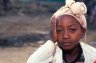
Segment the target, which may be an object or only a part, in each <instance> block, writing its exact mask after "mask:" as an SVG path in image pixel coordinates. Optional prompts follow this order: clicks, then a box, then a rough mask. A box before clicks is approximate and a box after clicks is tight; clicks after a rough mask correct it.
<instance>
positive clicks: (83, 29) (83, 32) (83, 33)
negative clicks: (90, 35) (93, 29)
mask: <svg viewBox="0 0 96 63" xmlns="http://www.w3.org/2000/svg"><path fill="white" fill-rule="evenodd" d="M86 31H87V30H86V29H85V28H82V37H84V36H85V33H86Z"/></svg>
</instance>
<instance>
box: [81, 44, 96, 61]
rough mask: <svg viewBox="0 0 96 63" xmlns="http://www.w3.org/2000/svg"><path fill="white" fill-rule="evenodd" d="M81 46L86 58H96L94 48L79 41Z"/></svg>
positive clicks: (95, 49)
mask: <svg viewBox="0 0 96 63" xmlns="http://www.w3.org/2000/svg"><path fill="white" fill-rule="evenodd" d="M80 45H81V48H82V50H83V53H84V56H85V57H87V58H91V59H94V58H96V48H94V47H92V46H90V45H88V44H86V43H84V42H80Z"/></svg>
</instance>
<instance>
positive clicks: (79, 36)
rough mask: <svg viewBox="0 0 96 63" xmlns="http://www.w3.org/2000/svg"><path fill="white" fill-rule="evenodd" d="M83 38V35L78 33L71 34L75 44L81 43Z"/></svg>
mask: <svg viewBox="0 0 96 63" xmlns="http://www.w3.org/2000/svg"><path fill="white" fill-rule="evenodd" d="M81 37H82V33H81V32H78V33H75V34H71V39H72V40H74V41H75V42H77V41H79V40H80V39H81Z"/></svg>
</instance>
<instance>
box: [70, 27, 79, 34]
mask: <svg viewBox="0 0 96 63" xmlns="http://www.w3.org/2000/svg"><path fill="white" fill-rule="evenodd" d="M69 30H70V32H72V33H74V32H76V31H77V29H76V28H70V29H69Z"/></svg>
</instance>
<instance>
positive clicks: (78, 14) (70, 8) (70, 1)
mask: <svg viewBox="0 0 96 63" xmlns="http://www.w3.org/2000/svg"><path fill="white" fill-rule="evenodd" d="M86 13H87V8H86V5H85V4H84V3H83V2H75V1H74V0H66V4H65V5H64V6H62V7H61V8H60V9H59V10H57V11H56V12H55V13H54V14H53V16H52V17H51V22H52V21H56V19H58V18H59V17H60V16H62V15H70V16H73V17H74V18H76V19H77V21H78V22H79V23H80V24H81V26H82V27H83V28H85V29H86V28H87V23H86V17H85V14H86Z"/></svg>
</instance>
